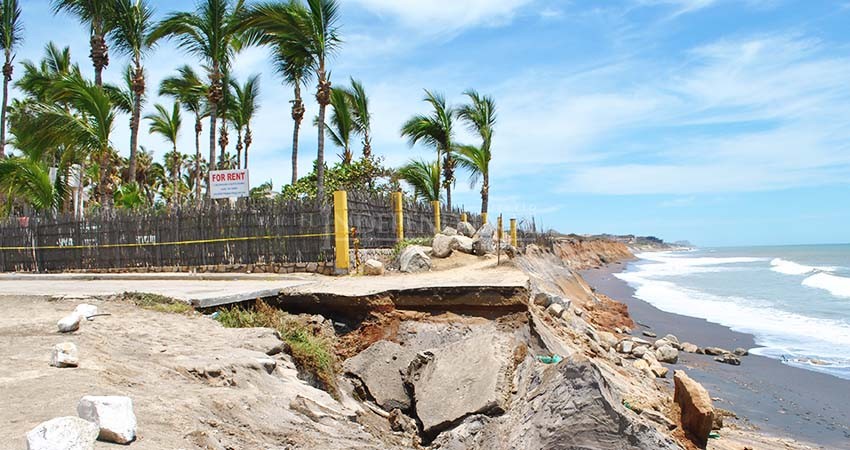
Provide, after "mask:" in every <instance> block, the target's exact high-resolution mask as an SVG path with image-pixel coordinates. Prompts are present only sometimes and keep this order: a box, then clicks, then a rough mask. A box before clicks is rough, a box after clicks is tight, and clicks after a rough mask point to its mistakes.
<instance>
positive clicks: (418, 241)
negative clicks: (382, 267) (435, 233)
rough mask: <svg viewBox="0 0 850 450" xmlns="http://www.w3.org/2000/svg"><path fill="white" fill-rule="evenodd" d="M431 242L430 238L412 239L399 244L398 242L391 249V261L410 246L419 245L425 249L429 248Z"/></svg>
mask: <svg viewBox="0 0 850 450" xmlns="http://www.w3.org/2000/svg"><path fill="white" fill-rule="evenodd" d="M432 240H433V239H432V238H412V239H405V240H403V241H401V242H398V243H396V245H395V246H394V247H393V259H395V258H397V257H398V255H399V254H400V253H401V252H402V250H404V249H405V248H407V247H409V246H411V245H421V246H425V247H430V246H431V241H432Z"/></svg>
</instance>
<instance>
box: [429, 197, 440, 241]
mask: <svg viewBox="0 0 850 450" xmlns="http://www.w3.org/2000/svg"><path fill="white" fill-rule="evenodd" d="M431 207H432V208H434V234H437V233H440V232H442V231H443V227H441V226H440V201H439V200H434V201H433V202H431Z"/></svg>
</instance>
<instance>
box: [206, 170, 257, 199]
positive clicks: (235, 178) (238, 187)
mask: <svg viewBox="0 0 850 450" xmlns="http://www.w3.org/2000/svg"><path fill="white" fill-rule="evenodd" d="M250 189H251V186H250V184H249V183H248V169H239V170H213V171H211V172H210V193H211V194H212V198H231V197H247V196H248V193H249V191H250Z"/></svg>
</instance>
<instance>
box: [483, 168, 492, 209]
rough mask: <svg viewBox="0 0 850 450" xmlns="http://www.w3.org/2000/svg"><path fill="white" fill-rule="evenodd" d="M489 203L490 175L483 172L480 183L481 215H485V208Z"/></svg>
mask: <svg viewBox="0 0 850 450" xmlns="http://www.w3.org/2000/svg"><path fill="white" fill-rule="evenodd" d="M489 203H490V174H489V173H487V172H484V177H483V180H482V182H481V214H487V207H488V204H489Z"/></svg>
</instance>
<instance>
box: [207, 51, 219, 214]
mask: <svg viewBox="0 0 850 450" xmlns="http://www.w3.org/2000/svg"><path fill="white" fill-rule="evenodd" d="M220 70H221V69H220V66H219V63H218V62H217V61H216V62H214V63H213V66H212V70H211V71H210V89H209V93H208V94H207V100H208V103H209V105H210V160H209V161H208V163H207V167H208V170H209V171H213V170H215V168H216V165H215V124H216V120H218V117H216V114H217V113H218V102H219V100H221V72H220ZM207 198H208V199H211V198H212V186H210V183H209V181H207Z"/></svg>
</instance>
